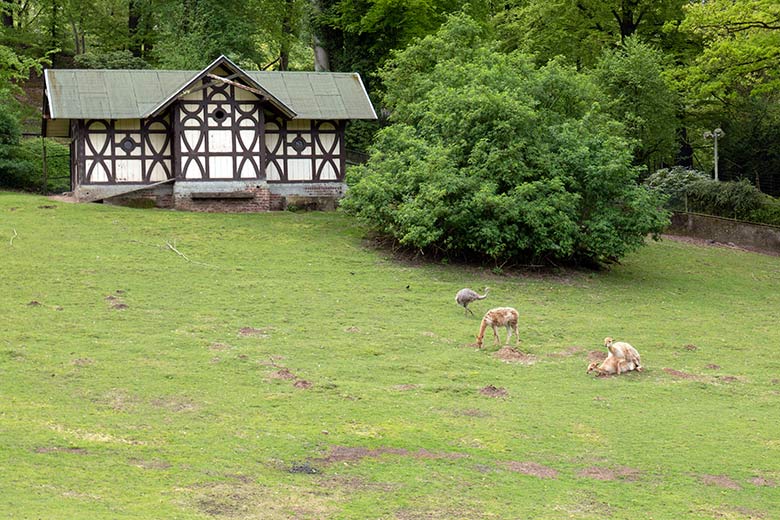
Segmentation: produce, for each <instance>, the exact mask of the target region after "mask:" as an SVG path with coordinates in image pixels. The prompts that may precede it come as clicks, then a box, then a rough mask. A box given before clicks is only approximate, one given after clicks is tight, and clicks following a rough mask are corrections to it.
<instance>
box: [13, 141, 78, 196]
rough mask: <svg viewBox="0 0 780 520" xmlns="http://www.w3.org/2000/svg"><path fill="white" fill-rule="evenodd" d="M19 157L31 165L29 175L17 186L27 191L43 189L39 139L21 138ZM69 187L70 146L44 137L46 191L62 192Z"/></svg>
mask: <svg viewBox="0 0 780 520" xmlns="http://www.w3.org/2000/svg"><path fill="white" fill-rule="evenodd" d="M19 158H20V159H22V160H24V161H27V162H29V163H30V164H31V165H32V172H31V175H29V176H27V177H26V178H25V179H24V182H23V185H20V186H18V187H19V188H21V189H24V190H27V191H34V192H39V191H41V190H42V189H43V145H42V143H41V139H40V138H38V137H36V138H31V139H23V140H22V142H21V146H20V149H19ZM69 189H70V148H69V147H68V145H65V144H62V143H60V142H58V141H56V140H54V139H46V191H47V192H48V193H62V192H65V191H68V190H69Z"/></svg>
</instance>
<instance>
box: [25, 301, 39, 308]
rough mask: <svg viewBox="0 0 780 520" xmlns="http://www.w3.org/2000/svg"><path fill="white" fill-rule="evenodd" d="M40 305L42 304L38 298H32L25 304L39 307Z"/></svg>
mask: <svg viewBox="0 0 780 520" xmlns="http://www.w3.org/2000/svg"><path fill="white" fill-rule="evenodd" d="M41 305H43V304H42V303H41V302H39V301H38V300H32V301H31V302H30V303H28V304H27V306H28V307H40V306H41Z"/></svg>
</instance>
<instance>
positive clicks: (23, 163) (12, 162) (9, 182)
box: [0, 108, 34, 189]
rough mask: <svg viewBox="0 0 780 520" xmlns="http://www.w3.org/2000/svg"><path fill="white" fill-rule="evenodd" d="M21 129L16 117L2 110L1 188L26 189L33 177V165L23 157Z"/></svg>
mask: <svg viewBox="0 0 780 520" xmlns="http://www.w3.org/2000/svg"><path fill="white" fill-rule="evenodd" d="M21 135H22V132H21V129H20V128H19V122H18V121H17V119H16V117H15V116H14V115H13V114H11V113H9V112H8V111H7V110H4V109H2V108H0V186H2V187H5V188H16V189H24V181H25V179H28V178H31V177H32V176H33V172H34V167H33V165H32V163H30V162H29V161H27V160H25V159H23V158H22V157H21V153H20V152H21V146H20V143H21Z"/></svg>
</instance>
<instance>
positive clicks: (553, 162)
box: [342, 15, 668, 264]
mask: <svg viewBox="0 0 780 520" xmlns="http://www.w3.org/2000/svg"><path fill="white" fill-rule="evenodd" d="M482 34H483V32H482V29H481V28H480V26H479V25H478V24H476V23H475V22H473V21H472V20H470V19H469V18H468V17H466V16H464V15H460V16H453V17H451V18H450V20H449V21H448V22H447V24H445V25H444V26H443V28H442V30H440V31H439V32H438V33H437V34H436V35H435V36H429V37H426V38H425V39H423V40H421V41H419V42H417V43H416V44H414V45H412V46H410V47H409V48H407V49H406V50H405V51H404V52H401V53H399V54H397V55H396V57H395V58H394V59H393V60H392V61H391V62H390V64H389V66H388V67H387V68H386V69H385V70H384V72H383V79H384V80H385V84H386V86H387V94H386V96H385V100H386V104H387V105H388V106H389V107H390V109H391V113H392V121H394V122H395V124H394V125H392V126H391V127H389V128H387V129H384V130H382V131H381V132H380V133H379V134H378V141H377V143H376V147H375V150H374V152H373V155H372V157H371V159H370V161H369V162H368V164H367V165H365V166H363V167H361V168H357V169H354V170H352V172H351V174H350V176H349V178H348V182H349V183H350V191H349V192H348V194H347V198H346V199H345V200H344V201H343V203H342V207H343V208H344V209H345V210H346V211H348V212H350V213H352V214H355V215H357V216H358V217H359V218H360V219H361V220H362V221H363V222H365V223H366V224H368V225H369V226H371V227H372V228H374V229H375V230H376V231H378V232H380V233H382V234H385V235H390V236H392V237H394V238H395V239H397V240H398V241H399V242H400V243H401V244H403V245H405V246H408V247H412V248H416V249H421V250H428V251H434V252H437V253H438V254H441V255H445V256H461V255H462V256H466V257H482V258H485V257H486V258H490V259H492V260H493V261H495V262H504V261H509V260H511V261H523V262H526V261H534V262H536V261H548V262H557V261H579V262H584V263H588V264H604V263H609V262H614V261H616V260H618V259H619V258H621V257H623V256H624V255H625V254H626V253H628V252H629V251H631V250H633V249H635V248H637V247H639V246H641V245H642V244H643V243H644V238H645V236H646V235H647V234H648V233H657V232H660V231H661V230H662V229H663V227H664V225H665V224H666V223H667V220H668V219H667V215H666V213H665V212H664V211H662V210H660V209H658V206H659V201H658V200H656V199H655V197H654V195H652V194H651V192H649V191H648V190H646V189H644V188H642V187H640V186H638V185H637V184H636V182H635V181H636V178H637V176H638V173H639V172H638V170H637V169H636V168H634V167H633V166H632V164H631V162H632V154H631V149H630V147H629V146H628V143H627V142H626V140H625V139H623V138H621V137H620V135H621V134H622V132H623V128H622V126H621V125H620V124H619V123H618V122H616V121H614V120H612V119H611V118H610V117H609V116H608V115H607V114H606V113H604V111H603V110H601V108H600V104H599V101H600V99H601V98H600V95H599V92H598V89H597V88H596V87H595V86H594V85H593V84H592V83H591V82H590V80H589V79H588V77H586V76H584V75H581V74H577V73H576V72H574V71H573V70H572V69H570V68H567V67H564V66H562V65H560V64H558V63H556V62H552V63H550V64H548V65H547V66H545V67H541V68H536V67H535V66H534V64H533V62H532V61H531V60H530V59H528V58H527V57H525V56H523V55H521V54H518V53H512V54H503V53H499V52H496V51H495V50H494V48H493V47H492V46H491V45H490V44H485V43H482V42H481V38H482Z"/></svg>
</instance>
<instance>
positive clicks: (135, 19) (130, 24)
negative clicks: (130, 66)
mask: <svg viewBox="0 0 780 520" xmlns="http://www.w3.org/2000/svg"><path fill="white" fill-rule="evenodd" d="M138 4H139V0H129V1H128V4H127V33H128V35H129V36H130V52H132V53H133V56H135V57H136V58H140V57H141V39H140V37H139V36H138V24H139V22H140V20H141V15H140V13H139V12H138V7H139V6H138Z"/></svg>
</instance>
